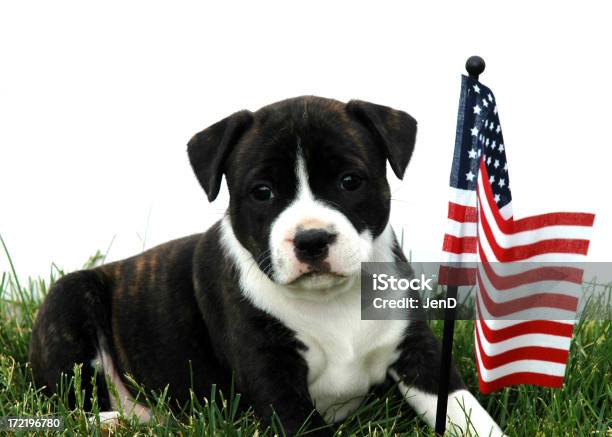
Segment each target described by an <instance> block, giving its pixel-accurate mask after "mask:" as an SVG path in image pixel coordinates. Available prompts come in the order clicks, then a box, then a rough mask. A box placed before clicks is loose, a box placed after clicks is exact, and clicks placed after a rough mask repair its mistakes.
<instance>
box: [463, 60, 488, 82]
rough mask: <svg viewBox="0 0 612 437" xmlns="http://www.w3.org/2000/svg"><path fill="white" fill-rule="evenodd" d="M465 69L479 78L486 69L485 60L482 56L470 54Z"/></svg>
mask: <svg viewBox="0 0 612 437" xmlns="http://www.w3.org/2000/svg"><path fill="white" fill-rule="evenodd" d="M465 69H466V70H467V72H468V74H469V75H470V77H471V78H472V79H476V80H478V76H480V74H481V73H482V72H483V71H484V69H485V61H484V59H482V58H481V57H480V56H470V57H469V58H468V60H467V62H466V63H465Z"/></svg>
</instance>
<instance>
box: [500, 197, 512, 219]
mask: <svg viewBox="0 0 612 437" xmlns="http://www.w3.org/2000/svg"><path fill="white" fill-rule="evenodd" d="M499 213H500V214H501V216H502V217H503V218H504V219H505V220H510V219H511V218H512V201H510V202H508V203H507V204H506V205H504V206H502V207H501V208H499Z"/></svg>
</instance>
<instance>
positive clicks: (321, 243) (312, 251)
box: [293, 229, 337, 264]
mask: <svg viewBox="0 0 612 437" xmlns="http://www.w3.org/2000/svg"><path fill="white" fill-rule="evenodd" d="M336 237H337V234H334V233H331V232H329V231H327V230H325V229H307V230H301V231H298V232H296V234H295V236H294V237H293V247H294V251H295V256H296V258H297V259H298V260H299V261H301V262H303V263H307V264H317V263H319V262H321V261H323V260H324V259H325V258H327V255H328V254H329V246H330V245H331V244H333V243H334V241H336Z"/></svg>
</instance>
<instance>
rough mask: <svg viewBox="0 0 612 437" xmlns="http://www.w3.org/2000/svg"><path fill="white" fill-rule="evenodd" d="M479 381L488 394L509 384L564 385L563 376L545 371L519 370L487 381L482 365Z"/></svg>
mask: <svg viewBox="0 0 612 437" xmlns="http://www.w3.org/2000/svg"><path fill="white" fill-rule="evenodd" d="M478 383H479V385H480V392H481V393H483V394H488V393H493V392H494V391H497V390H499V389H501V388H504V387H507V386H509V385H520V384H530V385H537V386H540V387H551V388H557V387H562V386H563V377H562V376H553V375H545V374H543V373H533V372H517V373H511V374H509V375H506V376H502V377H501V378H498V379H494V380H493V381H489V382H487V381H485V380H484V379H482V377H481V375H480V367H478Z"/></svg>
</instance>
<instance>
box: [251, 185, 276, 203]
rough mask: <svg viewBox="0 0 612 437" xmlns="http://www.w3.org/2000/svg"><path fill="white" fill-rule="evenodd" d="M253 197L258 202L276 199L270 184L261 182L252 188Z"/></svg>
mask: <svg viewBox="0 0 612 437" xmlns="http://www.w3.org/2000/svg"><path fill="white" fill-rule="evenodd" d="M251 197H252V198H253V199H255V200H257V201H258V202H268V201H270V200H272V199H274V192H273V191H272V188H270V187H269V186H267V185H264V184H260V185H257V186H255V188H253V189H252V190H251Z"/></svg>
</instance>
